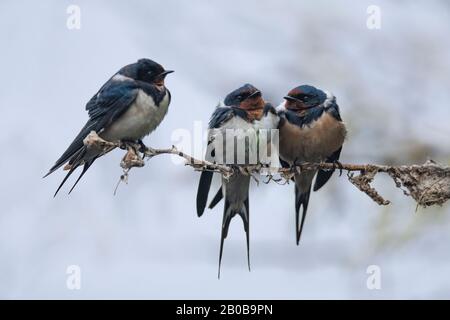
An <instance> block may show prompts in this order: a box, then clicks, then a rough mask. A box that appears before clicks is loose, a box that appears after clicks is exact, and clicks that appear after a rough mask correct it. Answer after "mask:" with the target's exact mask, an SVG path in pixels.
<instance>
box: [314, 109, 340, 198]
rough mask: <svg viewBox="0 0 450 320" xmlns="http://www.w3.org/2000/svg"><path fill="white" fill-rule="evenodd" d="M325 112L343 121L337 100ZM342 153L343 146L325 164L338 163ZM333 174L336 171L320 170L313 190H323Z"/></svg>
mask: <svg viewBox="0 0 450 320" xmlns="http://www.w3.org/2000/svg"><path fill="white" fill-rule="evenodd" d="M325 111H326V112H328V113H329V114H331V115H332V116H333V117H334V118H335V119H336V120H338V121H342V118H341V114H340V112H339V106H338V105H337V103H336V101H335V100H333V102H332V103H331V104H330V105H329V106H328V107H327V108H325ZM341 151H342V146H341V147H340V148H339V149H338V150H336V151H335V152H333V153H332V154H331V155H330V156H329V157H328V158H327V159H326V161H325V162H328V163H335V162H336V161H338V160H339V157H340V156H341ZM333 173H334V170H319V171H318V172H317V177H316V181H315V183H314V188H313V190H314V191H317V190H319V189H320V188H322V187H323V186H324V185H325V183H327V182H328V180H330V178H331V176H332V175H333Z"/></svg>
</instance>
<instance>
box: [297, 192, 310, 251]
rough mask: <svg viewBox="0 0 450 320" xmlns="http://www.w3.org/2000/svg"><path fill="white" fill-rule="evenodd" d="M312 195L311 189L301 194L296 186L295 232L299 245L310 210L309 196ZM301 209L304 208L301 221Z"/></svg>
mask: <svg viewBox="0 0 450 320" xmlns="http://www.w3.org/2000/svg"><path fill="white" fill-rule="evenodd" d="M310 193H311V187H309V188H308V191H307V192H303V193H302V192H301V190H300V189H299V187H298V186H297V185H295V232H296V241H297V245H299V243H300V237H301V235H302V230H303V224H304V223H305V218H306V212H307V210H308V202H309V196H310ZM300 207H303V210H302V218H301V220H300Z"/></svg>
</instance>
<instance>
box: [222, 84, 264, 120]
mask: <svg viewBox="0 0 450 320" xmlns="http://www.w3.org/2000/svg"><path fill="white" fill-rule="evenodd" d="M224 103H225V105H227V106H233V107H237V108H240V109H243V110H245V111H246V112H247V114H250V115H251V117H252V118H256V119H259V118H261V116H262V113H263V110H264V105H265V101H264V99H263V98H262V93H261V91H259V90H258V89H257V88H255V87H254V86H252V85H251V84H245V85H243V86H242V87H240V88H238V89H236V90H234V91H232V92H231V93H229V94H228V95H227V96H226V97H225V100H224Z"/></svg>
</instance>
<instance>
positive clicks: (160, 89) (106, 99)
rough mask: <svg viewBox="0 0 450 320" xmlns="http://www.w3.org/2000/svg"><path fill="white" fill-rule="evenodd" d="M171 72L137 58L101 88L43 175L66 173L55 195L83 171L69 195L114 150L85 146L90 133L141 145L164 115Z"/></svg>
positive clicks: (115, 140) (106, 138)
mask: <svg viewBox="0 0 450 320" xmlns="http://www.w3.org/2000/svg"><path fill="white" fill-rule="evenodd" d="M171 72H173V71H171V70H165V69H164V68H163V67H162V66H161V65H160V64H158V63H156V62H154V61H152V60H150V59H140V60H138V61H137V62H136V63H132V64H130V65H127V66H125V67H123V68H122V69H120V70H119V71H118V72H117V73H116V74H114V75H113V76H112V77H111V78H110V79H109V80H108V81H107V82H106V83H105V84H104V85H103V86H102V87H101V88H100V90H99V91H98V92H97V93H96V94H95V95H94V96H93V97H92V98H91V100H89V102H88V103H87V105H86V110H87V111H88V114H89V120H88V121H87V123H86V124H85V125H84V127H83V128H82V129H81V131H80V133H79V134H78V135H77V136H76V138H75V139H74V140H73V142H72V143H71V144H70V146H69V147H68V148H67V150H66V151H65V152H64V153H63V154H62V156H61V157H60V158H59V159H58V160H57V161H56V163H55V164H54V165H53V167H51V168H50V170H49V172H48V173H47V174H46V175H45V176H44V178H45V177H46V176H48V175H49V174H51V173H53V172H54V171H56V170H57V169H59V168H60V167H61V166H63V165H65V166H64V170H68V173H67V175H66V176H65V177H64V179H63V181H62V182H61V184H60V185H59V187H58V189H57V190H56V192H55V196H56V194H57V193H58V191H59V190H60V189H61V187H62V186H63V185H64V183H65V182H66V181H67V179H68V178H69V177H70V175H71V174H72V173H73V172H74V171H75V170H76V169H77V168H78V167H80V166H83V169H82V171H81V174H80V176H79V177H78V179H77V180H76V181H75V183H74V185H73V186H72V188H71V189H70V191H69V193H70V192H72V190H73V189H74V188H75V186H76V185H77V183H78V182H79V181H80V179H81V178H82V177H83V175H84V174H85V173H86V171H87V170H88V169H89V167H90V166H91V165H92V164H93V163H94V161H95V160H96V159H97V158H99V157H101V156H103V155H104V154H105V153H107V152H109V151H111V150H112V149H113V148H111V149H109V150H106V151H105V150H99V149H98V148H97V147H95V146H86V145H85V144H84V142H83V140H84V139H85V138H86V136H87V135H88V134H89V133H90V132H91V131H95V132H96V133H97V134H98V135H99V136H100V138H102V139H104V140H106V141H112V142H118V141H133V142H138V143H140V144H142V139H143V138H144V137H145V136H146V135H148V134H150V133H151V132H152V131H153V130H155V128H156V127H157V126H158V125H159V124H160V123H161V121H162V120H163V119H164V117H165V115H166V113H167V110H168V107H169V104H170V99H171V97H170V92H169V90H168V89H167V88H166V86H165V83H164V79H165V77H166V76H167V75H168V74H169V73H171Z"/></svg>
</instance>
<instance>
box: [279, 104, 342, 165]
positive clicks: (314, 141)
mask: <svg viewBox="0 0 450 320" xmlns="http://www.w3.org/2000/svg"><path fill="white" fill-rule="evenodd" d="M346 133H347V131H346V129H345V125H344V123H343V122H341V121H338V120H336V119H335V118H334V117H333V116H331V115H330V114H328V113H326V112H325V113H324V114H323V115H322V116H321V117H320V118H319V119H317V120H315V121H313V122H312V123H311V124H310V125H306V126H303V127H299V126H297V125H294V124H292V123H290V122H289V121H285V122H284V125H283V126H282V127H281V128H280V155H281V158H282V159H283V160H285V161H287V162H290V163H292V162H293V161H294V160H295V159H297V160H298V161H323V160H325V159H326V158H327V157H329V156H330V155H331V154H332V153H333V152H335V151H336V150H338V149H339V148H340V147H341V146H342V144H343V143H344V140H345V136H346Z"/></svg>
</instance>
